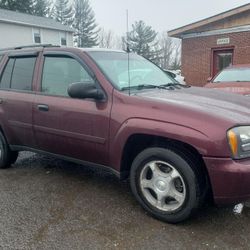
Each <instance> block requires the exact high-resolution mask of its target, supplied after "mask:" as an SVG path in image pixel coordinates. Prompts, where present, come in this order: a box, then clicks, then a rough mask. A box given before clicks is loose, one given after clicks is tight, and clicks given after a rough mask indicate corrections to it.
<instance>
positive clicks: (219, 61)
mask: <svg viewBox="0 0 250 250" xmlns="http://www.w3.org/2000/svg"><path fill="white" fill-rule="evenodd" d="M233 52H234V51H233V49H223V50H214V51H213V76H215V75H216V74H217V73H219V72H220V71H221V70H223V69H224V68H226V67H228V66H230V65H232V64H233Z"/></svg>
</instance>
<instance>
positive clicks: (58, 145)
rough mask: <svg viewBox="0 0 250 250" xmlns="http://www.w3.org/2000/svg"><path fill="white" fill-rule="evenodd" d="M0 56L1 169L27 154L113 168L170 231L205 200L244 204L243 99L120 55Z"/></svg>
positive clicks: (246, 110)
mask: <svg viewBox="0 0 250 250" xmlns="http://www.w3.org/2000/svg"><path fill="white" fill-rule="evenodd" d="M0 58H1V59H0V60H1V61H0V74H1V77H0V88H1V89H0V126H1V133H0V167H1V168H7V167H9V166H10V165H11V164H12V163H14V162H15V160H16V159H17V156H18V151H22V150H30V151H34V152H38V153H45V154H49V155H53V156H57V157H60V158H63V159H66V160H70V161H74V162H77V163H82V164H88V165H92V166H100V167H103V168H106V169H110V170H111V171H113V172H114V173H115V174H116V175H117V176H119V177H120V178H128V177H130V183H131V188H132V192H133V194H134V195H135V197H136V199H137V200H138V202H139V203H140V204H141V205H142V206H143V207H144V208H145V209H146V210H147V211H148V212H149V213H150V214H152V215H153V216H155V217H156V218H159V219H161V220H164V221H167V222H171V223H176V222H180V221H183V220H185V219H187V218H188V217H190V216H191V215H192V214H193V213H194V212H195V211H196V210H197V208H198V207H200V205H202V203H203V202H204V201H205V198H206V197H207V196H206V194H207V193H209V192H210V193H212V195H213V199H214V201H215V203H216V204H236V203H239V202H242V201H246V200H248V199H250V103H249V100H248V98H247V97H244V96H240V95H234V94H230V93H228V94H226V93H222V92H220V91H216V90H209V89H204V88H196V87H189V86H185V85H180V84H178V83H176V81H175V80H173V79H172V78H171V77H169V76H167V75H166V74H165V73H164V72H163V71H162V70H161V69H159V68H158V67H157V66H155V65H154V64H152V63H151V62H149V61H147V60H146V59H144V58H142V57H140V56H138V55H135V54H130V55H129V56H128V54H127V53H125V52H122V51H110V50H98V49H77V48H60V47H53V46H44V47H39V48H16V49H9V50H5V51H1V52H0ZM128 58H129V60H130V62H129V64H128ZM128 65H129V68H128Z"/></svg>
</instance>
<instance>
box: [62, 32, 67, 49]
mask: <svg viewBox="0 0 250 250" xmlns="http://www.w3.org/2000/svg"><path fill="white" fill-rule="evenodd" d="M60 39H61V46H67V36H66V33H60Z"/></svg>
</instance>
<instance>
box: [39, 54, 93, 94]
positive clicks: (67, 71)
mask: <svg viewBox="0 0 250 250" xmlns="http://www.w3.org/2000/svg"><path fill="white" fill-rule="evenodd" d="M90 81H92V82H94V80H93V79H92V78H91V76H90V75H89V74H88V72H87V71H86V70H85V69H84V68H83V66H82V65H81V64H80V63H79V62H78V61H77V60H75V59H74V58H71V57H45V62H44V68H43V78H42V92H43V93H47V94H50V95H59V96H68V92H67V90H68V86H69V85H70V84H71V83H76V82H83V83H84V82H86V83H89V82H90Z"/></svg>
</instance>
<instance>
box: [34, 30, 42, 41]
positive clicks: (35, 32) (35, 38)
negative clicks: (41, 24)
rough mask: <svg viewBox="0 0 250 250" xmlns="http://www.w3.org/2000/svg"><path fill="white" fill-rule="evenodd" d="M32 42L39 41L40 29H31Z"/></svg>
mask: <svg viewBox="0 0 250 250" xmlns="http://www.w3.org/2000/svg"><path fill="white" fill-rule="evenodd" d="M33 39H34V43H41V31H40V29H33Z"/></svg>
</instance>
